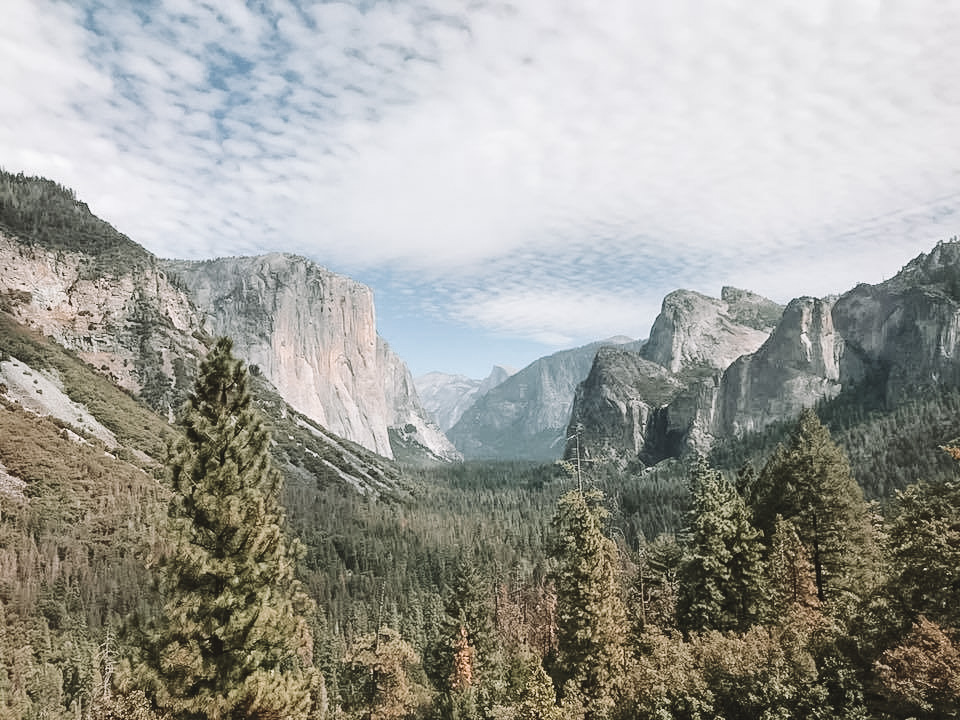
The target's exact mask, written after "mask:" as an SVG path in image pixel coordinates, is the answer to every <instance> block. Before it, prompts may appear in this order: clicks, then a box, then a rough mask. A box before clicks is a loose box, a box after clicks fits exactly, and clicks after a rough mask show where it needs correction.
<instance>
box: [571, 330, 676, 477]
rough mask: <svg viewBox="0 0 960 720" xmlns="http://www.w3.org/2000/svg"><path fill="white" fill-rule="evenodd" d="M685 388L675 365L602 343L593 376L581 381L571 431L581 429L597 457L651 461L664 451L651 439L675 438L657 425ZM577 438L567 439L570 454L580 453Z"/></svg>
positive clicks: (585, 443) (583, 445)
mask: <svg viewBox="0 0 960 720" xmlns="http://www.w3.org/2000/svg"><path fill="white" fill-rule="evenodd" d="M682 389H683V385H682V383H681V382H680V381H679V380H678V379H677V378H676V377H675V376H674V375H673V374H672V373H671V372H670V371H669V370H667V369H666V368H664V367H661V366H660V365H657V364H656V363H654V362H651V361H649V360H646V359H644V358H643V357H642V356H641V354H640V353H638V352H631V351H628V350H622V349H617V348H610V347H603V348H600V349H599V350H598V351H597V354H596V357H595V359H594V361H593V365H592V366H591V368H590V374H589V375H587V379H586V380H584V381H583V382H582V383H580V384H579V385H578V386H577V390H576V395H575V397H574V401H573V410H572V414H571V420H570V425H569V427H568V437H571V438H575V436H576V434H577V433H579V436H580V437H579V442H580V447H581V449H586V450H587V455H589V457H591V458H594V459H601V460H617V459H619V458H621V457H624V456H629V457H640V458H645V459H646V460H647V461H648V462H649V461H651V460H653V456H654V455H657V454H659V451H658V449H655V448H653V447H649V446H648V445H649V443H648V439H649V438H651V437H652V436H654V435H657V436H658V437H662V438H663V442H664V443H668V442H669V440H667V437H666V433H658V432H657V428H658V427H659V426H660V425H662V424H663V422H664V420H665V419H666V414H665V413H664V412H663V410H664V408H665V407H666V406H667V405H668V404H669V403H670V401H671V400H673V399H674V398H676V397H677V395H678V394H679V393H680V391H681V390H682ZM661 429H662V428H661ZM575 442H576V440H575V439H574V440H570V441H568V443H567V447H568V453H569V456H570V457H575V454H574V453H575Z"/></svg>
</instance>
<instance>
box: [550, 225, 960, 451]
mask: <svg viewBox="0 0 960 720" xmlns="http://www.w3.org/2000/svg"><path fill="white" fill-rule="evenodd" d="M744 300H746V303H744ZM731 301H732V302H731ZM724 303H726V306H725V307H724ZM711 308H713V309H712V310H711ZM772 316H773V307H772V306H771V304H769V301H762V299H757V297H756V296H750V295H749V294H745V293H743V292H742V291H728V290H725V291H724V295H723V297H722V299H721V301H720V302H719V303H718V302H717V301H711V300H710V299H709V298H703V296H697V295H696V294H693V293H689V292H686V291H680V294H679V295H678V293H672V294H671V295H670V296H668V297H667V299H666V300H665V301H664V309H663V312H662V313H661V316H660V317H658V319H657V321H656V322H655V323H654V328H653V330H652V331H651V336H650V341H649V342H648V344H647V346H646V347H645V348H644V350H643V352H642V353H640V354H635V355H630V354H621V355H615V354H611V353H609V352H606V353H598V355H597V358H596V361H595V364H594V367H593V369H592V370H591V373H590V376H589V378H588V379H587V381H586V382H584V383H583V385H582V386H581V387H580V388H578V391H577V400H576V403H575V404H574V408H573V412H572V415H571V423H570V428H571V429H573V428H575V427H577V426H579V427H581V428H583V429H582V431H581V432H582V435H581V441H582V443H581V444H582V447H583V448H585V452H586V453H588V454H591V455H594V456H596V457H601V458H607V459H615V460H617V461H620V462H624V461H631V460H634V459H638V460H640V461H642V462H645V463H650V462H657V461H658V460H660V459H662V458H665V457H676V456H679V455H682V454H684V453H687V452H691V451H700V452H703V451H706V450H708V449H709V448H710V446H711V445H712V443H713V442H714V441H715V440H716V439H718V438H728V437H738V436H742V435H743V434H744V433H748V432H752V431H760V430H763V429H764V428H766V427H767V426H768V425H770V424H771V423H774V422H777V421H782V420H787V419H791V418H793V417H795V416H796V415H797V414H798V413H799V412H800V410H801V409H803V408H804V407H810V406H813V405H814V404H816V403H817V402H820V401H822V400H826V399H830V398H833V397H836V396H837V395H838V394H839V393H840V392H842V391H844V390H852V389H856V388H859V389H860V390H861V391H865V392H869V393H870V394H871V395H872V396H874V397H883V398H885V400H886V403H887V405H888V406H895V405H896V404H897V403H898V402H899V401H901V400H903V399H905V398H907V397H909V396H910V395H911V394H913V393H916V392H917V391H920V390H922V389H924V388H931V387H943V386H949V387H957V386H960V242H957V241H956V240H953V241H951V242H943V243H939V244H938V245H937V246H936V247H935V248H934V249H933V250H932V251H931V252H929V253H924V254H922V255H920V256H918V257H917V258H915V259H914V260H912V261H911V262H910V263H908V264H907V265H906V266H905V267H904V268H903V269H902V270H901V271H900V272H899V273H898V274H897V275H896V276H895V277H893V278H892V279H890V280H887V281H885V282H883V283H879V284H877V285H867V284H861V285H858V286H857V287H855V288H853V289H852V290H850V291H848V292H846V293H844V294H843V295H841V296H839V297H825V298H813V297H800V298H796V299H795V300H792V301H791V302H790V303H789V304H788V305H787V307H786V309H785V310H784V311H783V313H782V316H781V317H780V318H779V321H778V322H776V326H775V327H772V328H771V329H770V330H771V331H770V332H769V334H767V328H765V327H764V325H765V324H766V323H767V322H768V321H769V319H770V318H771V317H772ZM744 320H746V322H744ZM731 322H732V323H733V324H731ZM741 323H742V324H745V325H746V326H747V327H748V328H753V330H759V331H763V334H764V335H765V336H766V338H765V339H764V340H763V341H762V344H759V346H758V347H755V348H753V349H752V350H751V349H749V347H748V346H749V344H750V343H755V342H756V341H757V339H758V338H759V337H761V335H758V334H753V333H751V332H749V331H748V330H743V332H742V333H741V332H740V330H739V329H738V327H737V326H741ZM731 330H732V331H733V335H730V334H729V331H731ZM733 336H737V337H738V339H737V340H736V341H734V340H733V339H732V337H733ZM738 352H740V353H741V354H740V355H739V356H736V354H737V353H738ZM641 360H646V361H648V362H641ZM649 362H652V363H654V364H655V365H653V366H651V365H650V364H649ZM664 372H665V373H667V374H666V375H664V374H663V373H664ZM571 453H572V447H571V446H570V445H568V448H567V454H568V455H570V454H571Z"/></svg>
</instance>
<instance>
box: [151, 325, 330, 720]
mask: <svg viewBox="0 0 960 720" xmlns="http://www.w3.org/2000/svg"><path fill="white" fill-rule="evenodd" d="M231 350H232V343H231V342H230V340H228V339H226V338H224V339H221V340H220V341H218V342H217V344H216V346H215V347H214V348H213V350H212V351H211V352H210V354H209V355H208V356H207V358H206V359H205V360H204V361H203V363H202V364H201V365H200V369H199V377H198V379H197V381H196V385H195V390H194V392H193V394H192V395H191V396H190V398H189V402H188V405H187V407H186V410H185V415H184V418H183V421H182V425H183V429H184V435H185V439H184V440H183V441H182V442H181V444H180V446H179V448H178V449H177V452H176V455H175V457H174V459H173V461H172V465H171V480H172V487H173V497H172V499H171V500H170V504H169V508H168V523H167V532H168V534H169V548H168V549H167V551H166V552H165V553H163V554H162V556H161V557H160V558H159V569H160V589H161V591H162V594H163V596H164V600H165V604H164V615H163V618H162V620H161V622H160V626H159V628H158V629H157V630H156V632H154V634H153V637H152V638H151V639H152V643H151V647H150V648H149V652H148V658H147V663H146V665H147V667H146V668H145V669H146V671H147V672H146V674H147V676H148V677H151V678H152V681H153V682H152V683H151V685H152V688H151V690H152V693H153V696H154V701H155V702H156V704H157V705H158V706H159V707H160V708H161V709H162V710H164V711H166V712H167V713H169V714H170V715H171V716H172V717H175V718H184V719H191V720H193V719H195V720H200V719H201V718H210V719H211V720H225V719H227V718H230V719H231V720H233V719H236V718H305V717H308V716H309V715H310V713H311V705H312V699H311V695H312V693H311V690H314V691H318V690H319V689H320V688H319V685H320V683H321V682H322V678H321V677H320V676H319V674H318V673H317V672H316V671H315V670H314V668H313V667H312V657H311V653H312V640H311V637H310V632H309V630H308V628H307V624H306V621H305V619H304V613H306V612H307V611H308V610H309V609H310V608H311V603H310V601H309V599H308V598H307V596H306V595H305V593H304V592H303V591H302V589H301V586H300V584H299V582H298V581H297V580H296V578H295V577H294V569H295V564H296V560H297V556H298V553H299V552H300V545H299V543H298V542H296V541H291V540H289V539H287V537H286V535H285V518H284V511H283V508H282V506H281V504H280V492H281V479H280V475H279V474H278V473H277V472H276V471H275V470H273V469H272V468H271V462H270V456H269V442H270V441H269V436H268V434H267V432H266V430H265V429H264V426H263V422H262V420H261V418H260V416H259V414H258V413H257V412H256V411H255V409H254V408H253V407H252V406H251V400H250V395H249V394H248V392H247V371H246V369H245V367H244V365H243V363H242V362H240V361H239V360H237V359H236V358H234V357H233V355H232V354H231ZM318 694H319V693H318Z"/></svg>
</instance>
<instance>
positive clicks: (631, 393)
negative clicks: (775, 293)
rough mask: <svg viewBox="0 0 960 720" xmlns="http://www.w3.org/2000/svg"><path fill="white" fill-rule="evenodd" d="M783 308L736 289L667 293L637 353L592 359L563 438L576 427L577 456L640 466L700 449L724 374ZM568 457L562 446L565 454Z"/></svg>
mask: <svg viewBox="0 0 960 720" xmlns="http://www.w3.org/2000/svg"><path fill="white" fill-rule="evenodd" d="M782 310H783V309H782V307H780V306H779V305H777V304H776V303H774V302H772V301H770V300H767V299H766V298H763V297H761V296H759V295H755V294H753V293H750V292H747V291H745V290H738V289H736V288H729V287H725V288H723V289H722V291H721V296H720V298H719V299H717V298H711V297H708V296H706V295H702V294H700V293H697V292H693V291H691V290H677V291H674V292H672V293H670V294H669V295H667V296H666V297H665V298H664V300H663V305H662V309H661V312H660V314H659V315H658V316H657V319H656V320H655V321H654V323H653V326H652V328H651V330H650V338H649V340H648V341H647V342H646V343H645V344H644V345H643V347H642V348H641V349H639V350H638V351H620V352H610V351H603V352H598V353H597V355H596V358H595V360H594V363H593V366H592V368H591V370H590V374H589V376H588V377H587V379H586V380H585V381H584V382H583V383H582V384H581V385H580V386H579V387H578V388H577V391H576V397H575V401H574V404H573V408H572V412H571V419H570V424H569V426H568V429H567V436H568V437H573V436H574V434H575V433H576V432H578V429H579V432H580V434H581V436H580V447H581V452H585V453H586V454H587V455H589V456H591V457H594V458H599V459H605V460H632V459H639V460H641V461H642V462H644V463H645V464H653V463H656V462H659V461H660V460H662V459H664V458H666V457H675V456H677V455H679V454H681V453H682V452H683V451H684V450H685V449H686V448H688V447H693V448H695V449H700V450H702V449H706V448H707V447H709V445H710V443H711V442H712V440H713V434H714V428H713V422H714V415H715V412H716V407H717V403H718V400H719V385H720V377H721V374H722V372H723V370H724V369H725V368H726V367H727V366H728V365H729V364H730V363H731V362H733V360H734V359H735V358H737V357H739V356H741V355H743V354H744V353H751V352H753V351H755V350H757V349H758V348H759V347H760V346H761V345H762V344H763V343H764V341H765V340H766V339H767V337H768V335H769V333H770V331H771V330H772V328H773V327H774V325H775V324H776V322H777V319H778V318H779V316H780V314H781V312H782ZM574 452H575V444H574V442H573V441H568V442H567V445H566V450H565V456H567V457H571V456H572V454H573V453H574Z"/></svg>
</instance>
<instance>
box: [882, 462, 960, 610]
mask: <svg viewBox="0 0 960 720" xmlns="http://www.w3.org/2000/svg"><path fill="white" fill-rule="evenodd" d="M887 529H888V533H889V539H888V547H889V553H890V559H891V564H890V565H891V573H890V575H891V578H890V582H889V586H890V593H891V594H892V595H893V597H894V598H896V600H897V603H898V605H899V606H900V611H901V613H902V615H903V616H904V617H905V618H907V619H909V620H912V621H916V619H917V618H918V617H919V616H920V615H925V616H926V617H928V618H930V619H931V620H933V621H934V622H937V623H940V624H942V625H944V626H946V627H954V628H960V482H958V481H949V480H948V481H944V482H936V483H927V482H921V483H917V484H914V485H910V486H909V487H907V488H906V489H905V490H903V491H902V492H898V493H897V496H896V501H895V502H894V503H893V507H892V512H891V517H890V522H889V525H888V527H887Z"/></svg>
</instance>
